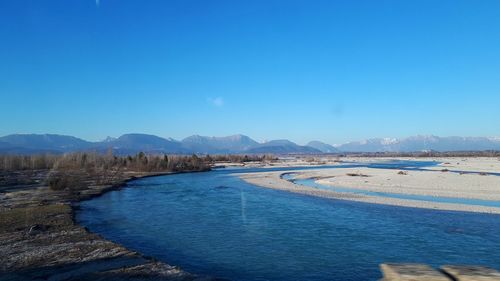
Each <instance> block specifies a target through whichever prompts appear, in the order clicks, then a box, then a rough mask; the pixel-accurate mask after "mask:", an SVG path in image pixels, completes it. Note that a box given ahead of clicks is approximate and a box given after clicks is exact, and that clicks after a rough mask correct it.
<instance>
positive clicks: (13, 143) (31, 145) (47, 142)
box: [0, 134, 93, 153]
mask: <svg viewBox="0 0 500 281" xmlns="http://www.w3.org/2000/svg"><path fill="white" fill-rule="evenodd" d="M0 142H1V143H2V144H1V145H0V148H2V149H6V150H9V151H12V152H17V153H32V152H69V151H77V150H85V149H89V148H90V147H92V146H93V143H92V142H88V141H85V140H82V139H79V138H76V137H72V136H64V135H55V134H40V135H38V134H14V135H8V136H4V137H0Z"/></svg>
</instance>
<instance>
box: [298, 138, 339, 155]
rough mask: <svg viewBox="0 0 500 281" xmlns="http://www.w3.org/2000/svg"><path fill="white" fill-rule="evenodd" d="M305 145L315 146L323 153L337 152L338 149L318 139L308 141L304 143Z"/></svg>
mask: <svg viewBox="0 0 500 281" xmlns="http://www.w3.org/2000/svg"><path fill="white" fill-rule="evenodd" d="M306 146H309V147H312V148H315V149H317V150H319V151H321V152H323V153H336V152H339V150H338V149H337V148H335V147H334V146H332V145H329V144H327V143H324V142H320V141H310V142H309V143H307V144H306Z"/></svg>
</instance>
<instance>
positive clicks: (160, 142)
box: [0, 134, 500, 154]
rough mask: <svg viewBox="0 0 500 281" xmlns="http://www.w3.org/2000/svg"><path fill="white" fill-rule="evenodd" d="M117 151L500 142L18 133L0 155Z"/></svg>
mask: <svg viewBox="0 0 500 281" xmlns="http://www.w3.org/2000/svg"><path fill="white" fill-rule="evenodd" d="M109 149H113V151H114V153H117V154H134V153H137V152H139V151H143V152H148V153H178V154H191V153H199V154H226V153H247V154H262V153H274V154H319V153H341V152H414V151H425V150H434V151H480V150H500V138H499V137H493V138H487V137H437V136H413V137H408V138H403V139H395V138H376V139H368V140H364V141H356V142H349V143H346V144H342V145H336V146H332V145H329V144H326V143H323V142H320V141H311V142H309V143H308V144H307V145H305V146H302V145H298V144H296V143H294V142H291V141H289V140H272V141H268V142H264V143H259V142H257V141H255V140H253V139H251V138H250V137H248V136H245V135H232V136H227V137H206V136H199V135H194V136H190V137H187V138H185V139H183V140H181V141H178V140H174V139H171V138H161V137H158V136H154V135H147V134H125V135H122V136H120V137H119V138H111V137H108V138H107V139H106V140H104V141H100V142H89V141H86V140H82V139H79V138H76V137H73V136H65V135H55V134H14V135H8V136H4V137H0V152H1V153H22V154H27V153H65V152H72V151H99V152H105V151H107V150H109Z"/></svg>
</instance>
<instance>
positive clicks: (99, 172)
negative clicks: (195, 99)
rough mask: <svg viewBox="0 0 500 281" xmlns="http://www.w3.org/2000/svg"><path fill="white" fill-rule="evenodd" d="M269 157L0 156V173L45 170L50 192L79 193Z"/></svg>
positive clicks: (108, 154)
mask: <svg viewBox="0 0 500 281" xmlns="http://www.w3.org/2000/svg"><path fill="white" fill-rule="evenodd" d="M274 159H275V158H274V157H272V156H269V155H264V156H255V155H250V156H248V155H213V156H210V155H206V156H197V155H194V154H193V155H191V156H182V155H158V154H156V155H148V154H145V153H143V152H140V153H137V154H136V155H129V156H116V155H113V153H112V151H109V152H108V153H106V154H101V153H85V152H75V153H67V154H63V155H51V154H40V155H0V171H4V172H9V171H10V172H12V171H17V172H19V171H25V174H26V172H30V171H35V170H48V173H47V184H48V185H49V186H50V187H51V188H52V189H54V190H62V189H72V190H81V189H84V188H86V187H88V186H91V185H109V184H114V183H116V182H118V181H119V180H120V179H123V178H124V175H125V174H126V173H130V172H134V173H135V172H188V171H189V172H191V171H205V170H208V169H210V166H211V165H212V164H215V163H217V162H239V163H242V162H249V161H263V160H274Z"/></svg>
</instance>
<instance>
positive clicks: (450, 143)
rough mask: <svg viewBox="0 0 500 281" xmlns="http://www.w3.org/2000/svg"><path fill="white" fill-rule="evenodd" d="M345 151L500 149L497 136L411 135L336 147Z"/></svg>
mask: <svg viewBox="0 0 500 281" xmlns="http://www.w3.org/2000/svg"><path fill="white" fill-rule="evenodd" d="M336 148H337V149H339V150H340V151H345V152H413V151H424V150H434V151H481V150H500V139H499V138H486V137H437V136H412V137H408V138H403V139H396V138H378V139H368V140H364V141H357V142H349V143H346V144H343V145H340V146H337V147H336Z"/></svg>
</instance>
